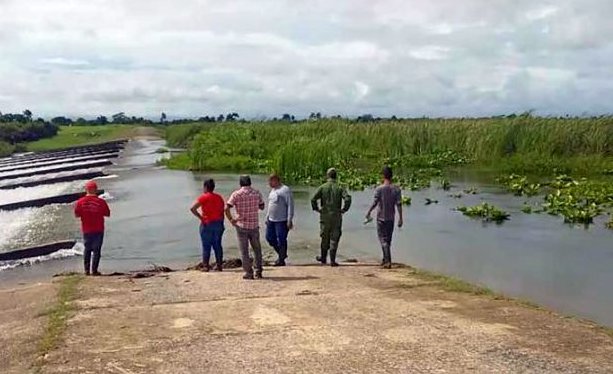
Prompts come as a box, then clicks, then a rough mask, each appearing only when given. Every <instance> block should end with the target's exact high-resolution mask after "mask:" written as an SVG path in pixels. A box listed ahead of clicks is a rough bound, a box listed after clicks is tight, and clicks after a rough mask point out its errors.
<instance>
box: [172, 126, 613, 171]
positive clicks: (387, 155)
mask: <svg viewBox="0 0 613 374" xmlns="http://www.w3.org/2000/svg"><path fill="white" fill-rule="evenodd" d="M166 137H167V139H168V141H169V144H170V145H171V146H188V147H189V149H190V151H189V153H188V155H189V157H187V156H182V158H180V159H178V160H174V161H171V162H170V165H171V166H174V167H180V168H190V169H194V170H228V171H249V172H271V171H276V172H278V173H280V174H282V175H283V176H284V177H285V178H287V179H288V180H290V181H292V182H303V183H308V182H309V181H310V180H312V179H320V178H321V175H323V174H324V172H325V170H326V169H327V168H328V167H330V166H336V167H339V168H342V169H343V170H344V171H345V172H346V173H349V174H352V175H353V176H356V177H358V176H361V177H367V176H370V175H372V173H373V172H374V173H376V172H377V171H378V170H379V168H380V167H381V165H383V164H392V165H394V166H395V167H396V169H397V170H398V171H399V174H401V175H402V174H404V175H407V176H409V175H414V174H415V173H416V172H418V171H419V170H422V171H427V170H428V169H436V170H444V169H446V168H449V167H457V166H459V165H470V166H471V167H476V168H480V169H484V170H493V171H494V172H498V173H511V172H514V173H526V174H537V175H547V176H550V175H554V174H559V173H569V174H577V175H590V176H591V175H599V174H604V173H606V172H607V171H609V170H612V169H613V117H601V118H589V119H579V118H568V119H566V118H564V119H558V118H538V117H530V116H519V117H514V118H488V119H418V120H386V121H377V122H368V123H357V122H355V121H349V120H344V119H323V120H317V121H303V122H299V123H287V122H257V123H236V124H228V123H224V124H188V125H179V126H172V127H170V128H168V129H167V131H166Z"/></svg>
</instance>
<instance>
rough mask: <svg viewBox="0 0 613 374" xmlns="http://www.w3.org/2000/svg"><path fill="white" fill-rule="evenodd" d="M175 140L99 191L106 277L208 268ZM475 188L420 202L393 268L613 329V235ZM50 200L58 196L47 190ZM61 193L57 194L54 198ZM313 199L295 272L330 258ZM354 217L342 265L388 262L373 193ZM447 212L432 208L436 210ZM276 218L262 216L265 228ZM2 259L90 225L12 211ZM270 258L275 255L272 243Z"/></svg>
mask: <svg viewBox="0 0 613 374" xmlns="http://www.w3.org/2000/svg"><path fill="white" fill-rule="evenodd" d="M162 145H163V141H148V140H140V141H133V142H131V143H130V144H129V145H128V147H127V148H126V151H125V153H124V156H123V157H122V158H120V159H118V160H115V162H116V163H117V165H115V166H113V167H110V168H107V169H105V171H106V172H107V173H109V174H113V175H116V177H113V178H103V179H101V180H99V181H98V183H99V185H100V188H103V189H105V190H106V191H107V194H106V196H105V197H106V198H107V199H108V201H109V204H110V206H111V209H112V217H111V219H110V220H109V221H108V224H107V234H106V236H105V246H104V250H103V260H102V263H101V268H102V271H103V272H112V271H122V270H129V269H140V268H144V267H146V266H147V265H148V264H151V263H156V264H164V265H167V266H170V267H175V268H182V267H185V266H186V265H188V264H193V263H195V262H197V261H198V260H199V258H200V243H199V238H198V222H197V220H196V219H195V218H194V217H193V216H191V214H190V213H189V211H188V208H189V206H190V204H191V203H192V202H193V200H194V199H195V198H196V197H197V195H198V193H199V192H200V190H201V184H202V180H203V178H204V175H202V174H193V173H190V172H184V171H171V170H166V169H163V168H159V167H156V166H155V161H156V160H157V159H158V158H159V157H161V155H160V154H158V153H156V152H155V151H156V150H157V149H158V148H159V147H161V146H162ZM207 176H212V177H214V178H215V179H216V182H217V186H218V192H220V193H221V194H222V195H224V197H226V198H227V197H228V196H229V194H230V193H231V191H232V190H234V189H235V188H236V187H237V185H238V176H237V175H233V174H207ZM253 180H254V187H256V188H258V189H260V191H262V193H263V194H264V195H265V196H266V195H267V193H268V187H267V186H266V179H265V177H261V176H255V177H254V178H253ZM81 184H82V183H81V182H70V183H65V184H62V185H61V186H58V185H51V186H39V187H33V188H29V189H21V190H20V191H21V192H19V191H17V190H7V191H10V194H7V195H5V192H6V191H1V190H0V201H1V200H5V199H8V200H11V201H13V200H20V197H21V196H22V195H24V194H26V195H29V194H30V193H31V194H32V195H36V196H43V195H45V193H46V192H49V195H52V194H55V193H56V192H58V191H59V192H74V190H75V189H78V188H79V187H80V185H81ZM472 186H473V184H471V183H470V182H468V183H461V184H460V183H458V184H457V186H454V188H453V189H452V191H443V190H440V189H437V188H435V187H434V188H431V189H428V190H424V191H419V192H409V193H408V194H409V195H410V196H411V197H412V199H413V204H412V205H411V206H410V207H406V212H405V227H404V228H402V229H400V230H397V231H396V233H395V237H394V243H393V252H392V256H393V260H394V261H396V262H403V263H407V264H410V265H413V266H416V267H420V268H424V269H428V270H432V271H437V272H441V273H444V274H448V275H454V276H457V277H460V278H462V279H465V280H467V281H470V282H475V283H479V284H482V285H485V286H488V287H490V288H492V289H493V290H495V291H499V292H503V293H505V294H507V295H509V296H514V297H520V298H522V299H527V300H530V301H533V302H536V303H539V304H542V305H545V306H547V307H550V308H552V309H554V310H558V311H560V312H562V313H567V314H572V315H579V316H582V317H586V318H589V319H593V320H595V321H598V322H600V323H603V324H607V325H610V326H613V313H612V312H611V311H613V289H611V287H610V286H611V285H612V284H613V272H611V271H610V269H611V268H613V234H612V233H611V232H610V231H607V230H606V229H604V228H603V225H602V222H600V221H599V222H597V224H596V225H592V226H591V227H590V229H588V230H585V229H583V228H582V227H577V226H567V225H564V224H562V222H561V219H560V218H557V217H552V216H548V215H538V214H524V213H521V212H520V208H521V206H522V204H523V202H524V199H522V198H518V197H514V196H510V195H508V194H501V193H500V192H499V190H498V189H496V188H495V187H494V186H487V185H475V186H476V187H477V188H478V189H479V190H480V191H481V192H480V193H479V194H477V195H464V197H463V198H461V199H456V198H453V197H450V196H449V194H450V193H454V192H457V191H461V190H463V189H464V188H466V187H472ZM47 189H49V190H47ZM51 189H53V191H51ZM312 192H313V189H312V188H308V187H294V194H295V199H296V204H297V207H296V222H295V226H296V228H295V230H294V231H292V232H291V234H290V238H289V241H290V249H289V256H290V258H289V262H290V263H294V264H295V263H307V262H312V261H313V259H314V257H315V255H316V254H317V253H318V250H319V249H318V248H319V238H318V234H319V226H318V217H317V215H316V214H314V213H313V212H312V211H311V209H310V203H309V198H310V196H311V194H312ZM352 196H353V201H354V203H353V206H352V209H351V211H350V213H348V214H347V215H346V216H345V222H344V231H343V238H342V240H341V246H340V249H339V256H340V257H341V259H348V258H357V259H359V260H363V261H379V260H380V249H379V244H378V241H377V236H376V229H375V226H374V225H373V224H370V225H363V224H362V222H363V217H364V214H365V211H366V209H367V208H368V206H369V204H370V202H371V198H372V191H365V192H354V193H352ZM426 198H432V199H435V200H438V201H439V203H438V204H431V205H427V206H426V205H425V204H424V202H425V199H426ZM481 201H487V202H490V203H493V204H495V205H497V206H499V207H501V208H502V209H504V210H507V211H508V212H510V213H511V214H512V216H511V220H510V221H508V222H505V223H504V224H502V225H495V224H482V223H481V222H479V221H474V220H471V219H469V218H467V217H464V216H463V215H462V214H461V213H458V212H455V211H453V209H454V208H455V207H457V206H458V205H474V204H478V203H480V202H481ZM263 217H264V215H263V214H262V218H263ZM0 227H2V229H0V230H1V231H0V251H2V250H8V249H10V248H13V247H15V245H17V244H19V245H30V244H38V243H40V242H44V241H49V240H59V239H73V238H79V230H78V223H77V221H76V220H75V219H74V218H73V217H72V207H71V206H69V205H54V206H47V207H44V208H38V209H31V210H28V209H24V210H18V211H13V212H0ZM224 246H225V251H226V257H227V258H230V257H238V249H237V244H236V238H235V234H234V230H233V229H232V228H230V227H227V230H226V234H225V236H224ZM263 246H264V247H265V248H266V252H268V253H269V256H272V251H271V250H270V249H269V248H268V246H267V245H266V244H264V243H263ZM76 253H78V250H75V251H73V252H71V253H66V256H68V257H66V258H63V259H55V260H52V261H44V262H41V263H39V264H35V265H32V266H27V267H24V266H21V267H16V268H13V269H10V270H5V271H0V282H2V283H9V282H15V281H16V280H17V281H24V280H28V279H35V278H36V277H41V276H49V275H51V274H53V273H57V272H59V271H80V269H81V258H80V257H79V256H75V254H76Z"/></svg>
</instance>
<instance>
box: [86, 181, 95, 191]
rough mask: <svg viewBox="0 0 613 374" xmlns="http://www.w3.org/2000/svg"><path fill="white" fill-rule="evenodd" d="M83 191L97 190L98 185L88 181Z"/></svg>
mask: <svg viewBox="0 0 613 374" xmlns="http://www.w3.org/2000/svg"><path fill="white" fill-rule="evenodd" d="M85 189H86V190H88V191H90V190H98V184H96V182H94V181H88V182H87V183H85Z"/></svg>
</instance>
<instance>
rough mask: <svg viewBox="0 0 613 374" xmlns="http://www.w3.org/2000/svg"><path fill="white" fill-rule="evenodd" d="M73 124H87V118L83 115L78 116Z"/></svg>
mask: <svg viewBox="0 0 613 374" xmlns="http://www.w3.org/2000/svg"><path fill="white" fill-rule="evenodd" d="M75 124H76V125H78V126H84V125H87V120H86V119H85V118H83V117H79V118H77V120H76V121H75Z"/></svg>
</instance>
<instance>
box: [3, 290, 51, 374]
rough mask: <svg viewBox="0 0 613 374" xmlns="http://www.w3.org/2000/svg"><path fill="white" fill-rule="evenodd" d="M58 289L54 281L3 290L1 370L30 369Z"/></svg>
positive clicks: (19, 372) (16, 373) (18, 373)
mask: <svg viewBox="0 0 613 374" xmlns="http://www.w3.org/2000/svg"><path fill="white" fill-rule="evenodd" d="M56 293H57V287H56V285H55V284H52V283H36V284H33V285H29V286H20V287H18V288H15V289H6V290H0V373H15V374H21V373H27V372H28V371H29V370H30V368H31V366H32V362H33V361H34V359H35V357H36V355H37V353H38V346H39V341H40V337H41V335H42V333H43V330H44V327H45V324H46V322H47V320H46V317H44V316H43V315H42V314H43V312H44V311H45V310H46V309H47V308H48V307H49V306H50V305H51V304H53V302H54V300H55V297H56Z"/></svg>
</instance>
